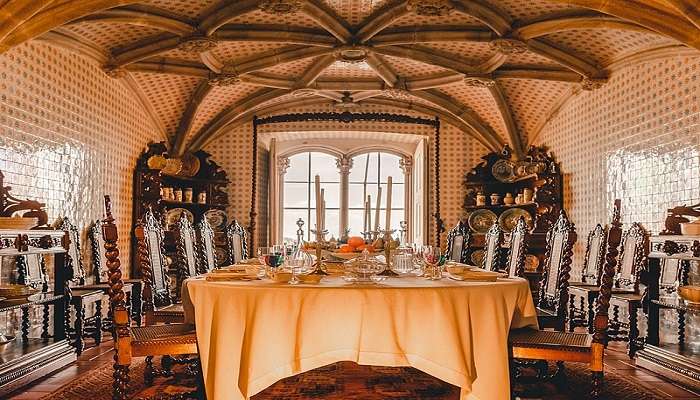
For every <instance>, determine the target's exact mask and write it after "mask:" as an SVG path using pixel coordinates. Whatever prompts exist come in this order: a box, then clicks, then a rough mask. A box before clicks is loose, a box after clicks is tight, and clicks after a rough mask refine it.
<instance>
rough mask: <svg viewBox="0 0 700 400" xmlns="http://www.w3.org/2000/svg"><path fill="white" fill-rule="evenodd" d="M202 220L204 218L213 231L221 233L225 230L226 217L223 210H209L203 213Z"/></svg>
mask: <svg viewBox="0 0 700 400" xmlns="http://www.w3.org/2000/svg"><path fill="white" fill-rule="evenodd" d="M204 218H206V219H207V222H209V225H211V229H213V230H215V231H223V230H224V229H225V228H226V220H227V219H228V216H227V215H226V211H224V210H217V209H213V210H209V211H207V212H205V213H204Z"/></svg>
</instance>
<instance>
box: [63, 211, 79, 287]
mask: <svg viewBox="0 0 700 400" xmlns="http://www.w3.org/2000/svg"><path fill="white" fill-rule="evenodd" d="M56 229H57V230H60V231H64V232H67V233H68V241H69V243H68V252H67V253H66V267H67V269H68V271H70V280H71V281H74V282H75V281H76V280H77V283H78V285H81V286H82V285H85V268H84V267H83V255H82V252H81V251H80V233H79V232H78V228H77V227H76V226H75V225H73V224H72V223H71V222H70V220H69V219H68V217H63V218H61V219H60V220H59V221H58V223H57V224H56Z"/></svg>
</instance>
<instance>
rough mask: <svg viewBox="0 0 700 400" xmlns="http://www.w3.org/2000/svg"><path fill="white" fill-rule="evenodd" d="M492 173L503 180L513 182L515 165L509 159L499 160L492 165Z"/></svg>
mask: <svg viewBox="0 0 700 400" xmlns="http://www.w3.org/2000/svg"><path fill="white" fill-rule="evenodd" d="M491 174H493V177H494V178H496V179H498V180H499V181H501V182H513V181H514V180H515V165H513V163H512V162H510V161H508V160H498V161H496V162H495V163H494V164H493V166H492V167H491Z"/></svg>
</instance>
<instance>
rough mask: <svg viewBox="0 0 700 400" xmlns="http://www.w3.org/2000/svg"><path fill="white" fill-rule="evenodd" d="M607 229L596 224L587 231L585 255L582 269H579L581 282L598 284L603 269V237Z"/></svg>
mask: <svg viewBox="0 0 700 400" xmlns="http://www.w3.org/2000/svg"><path fill="white" fill-rule="evenodd" d="M606 235H607V229H606V228H603V226H602V225H601V224H597V225H596V226H595V228H593V230H592V231H590V232H588V240H587V241H586V256H585V257H584V259H583V269H582V270H581V282H585V283H595V284H596V285H600V274H601V272H602V271H603V263H604V262H605V244H606V242H605V238H606Z"/></svg>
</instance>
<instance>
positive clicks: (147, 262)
mask: <svg viewBox="0 0 700 400" xmlns="http://www.w3.org/2000/svg"><path fill="white" fill-rule="evenodd" d="M134 235H135V236H136V250H137V252H138V254H137V258H138V260H139V269H140V271H141V280H142V282H143V292H142V296H141V300H142V303H143V313H144V317H145V320H146V321H145V324H146V325H147V326H150V325H155V324H157V323H178V322H183V321H184V318H185V312H184V310H183V308H182V305H181V304H175V302H174V300H173V298H172V296H171V293H170V279H169V278H168V275H167V270H166V264H165V250H164V247H163V237H164V232H163V227H162V226H161V225H160V223H159V222H158V220H157V219H156V217H155V216H154V215H153V212H152V211H151V210H150V209H149V210H147V211H146V213H145V214H144V216H143V221H141V222H139V223H138V224H137V225H136V229H135V230H134Z"/></svg>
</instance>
